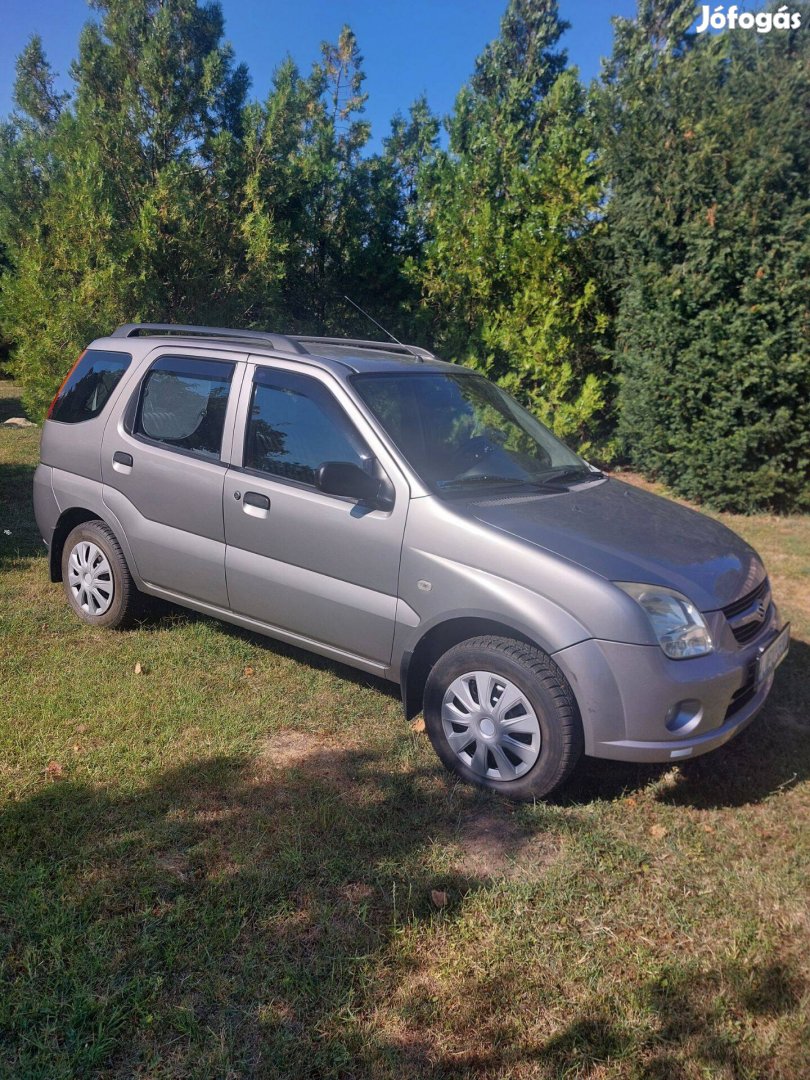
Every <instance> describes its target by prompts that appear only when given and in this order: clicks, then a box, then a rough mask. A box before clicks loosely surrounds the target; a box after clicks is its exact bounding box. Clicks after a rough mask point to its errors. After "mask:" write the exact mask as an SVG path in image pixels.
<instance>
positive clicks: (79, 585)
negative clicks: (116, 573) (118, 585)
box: [68, 540, 114, 615]
mask: <svg viewBox="0 0 810 1080" xmlns="http://www.w3.org/2000/svg"><path fill="white" fill-rule="evenodd" d="M68 587H69V588H70V591H71V593H72V594H73V597H74V599H75V601H76V603H77V604H78V605H79V607H80V608H81V609H82V611H86V612H87V614H88V615H103V614H104V612H105V611H107V609H108V608H109V606H110V604H111V603H112V601H113V591H114V585H113V576H112V569H111V568H110V564H109V562H108V561H107V556H106V555H105V554H104V552H103V551H102V550H101V548H100V547H98V546H97V545H96V544H93V543H91V542H90V541H89V540H80V541H79V543H78V544H76V546H75V547H74V548H73V550H72V551H71V553H70V556H69V558H68Z"/></svg>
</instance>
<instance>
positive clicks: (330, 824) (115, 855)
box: [0, 745, 482, 1078]
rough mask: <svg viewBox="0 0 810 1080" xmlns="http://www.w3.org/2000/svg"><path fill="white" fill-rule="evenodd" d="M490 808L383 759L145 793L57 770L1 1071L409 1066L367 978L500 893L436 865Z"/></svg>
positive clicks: (41, 795)
mask: <svg viewBox="0 0 810 1080" xmlns="http://www.w3.org/2000/svg"><path fill="white" fill-rule="evenodd" d="M276 762H278V764H279V767H275V764H274V763H276ZM481 800H482V796H480V795H478V794H476V793H475V792H472V791H464V792H461V793H460V794H458V793H457V794H454V795H453V796H452V803H453V805H452V807H451V806H450V801H449V797H448V789H447V787H446V786H445V785H444V784H443V783H441V782H437V781H436V776H435V773H432V772H431V773H425V774H422V773H420V772H418V771H410V772H401V771H397V770H396V768H393V769H392V767H391V765H390V763H386V762H385V761H383V760H380V758H379V757H378V756H376V755H375V754H373V753H371V752H364V751H359V750H352V751H348V750H342V749H337V748H336V749H334V750H331V749H330V750H324V749H323V748H319V749H318V750H317V751H316V752H312V753H309V754H307V755H306V756H305V757H303V758H301V759H300V760H292V761H290V760H285V753H284V746H283V745H276V746H275V747H274V752H273V753H272V754H270V753H268V754H267V755H266V757H265V756H261V755H260V756H259V757H257V758H255V759H239V758H235V757H222V758H217V759H209V760H204V761H200V762H195V763H193V764H190V765H188V766H184V767H181V768H176V769H172V770H169V771H167V772H165V773H163V774H162V775H160V776H158V777H157V779H155V780H154V781H153V782H151V783H150V784H148V785H146V786H145V787H144V788H143V789H142V790H136V791H132V792H129V793H120V792H117V791H115V790H104V789H102V788H95V787H91V786H89V785H85V784H82V783H76V782H72V781H70V780H67V779H57V780H55V781H54V782H53V783H50V784H49V785H48V786H46V787H44V788H43V789H41V790H40V791H38V792H37V793H36V794H34V795H32V796H30V797H29V798H27V799H24V800H23V801H20V802H18V803H14V804H7V805H6V806H5V808H4V809H3V811H2V813H1V814H0V852H2V854H1V855H0V875H1V876H0V896H2V897H3V900H2V905H1V907H2V919H0V939H4V941H3V945H4V947H3V949H2V954H3V957H4V960H3V964H4V968H5V974H4V980H3V981H4V982H5V985H6V988H7V991H6V992H4V993H3V994H2V995H0V1072H2V1071H3V1069H4V1068H5V1069H7V1070H8V1073H7V1075H17V1076H43V1077H45V1076H47V1077H49V1078H51V1077H60V1076H71V1077H72V1076H90V1075H97V1074H98V1073H99V1072H101V1071H103V1072H104V1074H105V1075H107V1074H108V1071H109V1072H110V1073H111V1074H113V1075H121V1076H133V1075H136V1074H137V1075H145V1074H147V1073H149V1074H150V1075H152V1074H153V1073H152V1072H151V1070H153V1069H157V1071H158V1072H159V1073H160V1075H168V1074H170V1075H182V1076H192V1075H200V1076H225V1075H256V1074H260V1075H268V1076H272V1075H283V1076H301V1077H304V1076H327V1075H355V1072H354V1068H355V1066H354V1065H353V1064H352V1063H355V1062H356V1063H358V1068H359V1071H360V1072H361V1073H363V1074H364V1075H372V1074H373V1073H374V1072H375V1069H376V1067H377V1066H379V1067H380V1068H382V1067H383V1066H384V1065H385V1063H386V1062H388V1063H390V1064H391V1065H392V1068H393V1066H394V1065H395V1063H396V1062H397V1061H398V1060H400V1057H401V1054H400V1049H399V1048H398V1047H397V1045H396V1044H395V1043H393V1042H391V1043H390V1044H389V1043H387V1042H386V1040H385V1039H384V1038H382V1040H381V1041H380V1040H377V1039H372V1040H371V1041H370V1043H368V1045H366V1044H367V1042H368V1032H366V1033H365V1038H364V1033H363V1024H362V1023H361V1022H360V1021H359V1020H358V1019H357V1015H356V1014H357V1010H358V1009H360V1010H363V1009H365V1010H367V1014H366V1016H367V1019H368V1016H370V1015H371V1013H373V1005H374V1003H373V1002H370V1001H368V1000H366V998H365V992H366V991H365V986H366V981H367V978H368V974H369V972H370V971H373V970H374V969H375V968H376V967H377V966H379V965H380V964H383V965H384V963H385V959H384V958H385V956H386V955H388V954H389V953H390V952H391V950H393V951H394V952H395V951H396V942H397V940H398V939H399V937H400V936H401V935H402V934H403V933H406V932H407V929H408V928H409V927H412V926H414V925H416V924H418V923H420V922H423V921H430V920H433V919H440V920H444V919H450V920H452V919H454V918H455V917H456V915H457V910H458V905H459V902H460V898H461V897H462V896H465V895H469V894H470V893H472V892H474V891H475V890H477V889H479V888H480V887H481V884H482V883H481V882H479V881H478V880H476V879H474V878H471V877H469V876H464V875H460V874H457V873H454V872H452V871H451V870H447V869H446V868H445V869H444V870H443V871H441V872H440V873H438V874H437V871H436V870H435V869H434V870H432V869H431V867H430V859H429V852H430V847H431V837H432V836H435V835H436V830H437V829H441V828H442V827H443V825H444V826H446V825H448V823H449V822H450V821H451V819H454V818H455V817H457V815H458V814H459V813H463V812H465V809H468V808H469V807H475V806H476V805H480V804H481ZM434 887H440V888H441V889H442V890H444V891H445V892H446V893H447V895H448V898H449V903H448V906H447V907H445V908H444V909H443V910H441V911H439V910H438V909H437V908H436V906H435V905H434V903H433V902H432V900H431V889H432V888H434ZM369 1047H371V1049H369ZM412 1050H413V1048H411V1049H410V1050H409V1051H408V1054H407V1055H406V1056H408V1061H409V1063H410V1064H409V1067H412V1066H413V1064H414V1062H413V1054H412ZM369 1054H371V1057H372V1058H373V1059H374V1062H376V1065H374V1064H372V1063H371V1062H370V1061H367V1065H366V1066H364V1065H363V1060H364V1059H363V1055H366V1058H368V1055H369ZM384 1071H385V1070H384ZM396 1071H397V1070H396V1068H394V1069H393V1072H394V1074H396Z"/></svg>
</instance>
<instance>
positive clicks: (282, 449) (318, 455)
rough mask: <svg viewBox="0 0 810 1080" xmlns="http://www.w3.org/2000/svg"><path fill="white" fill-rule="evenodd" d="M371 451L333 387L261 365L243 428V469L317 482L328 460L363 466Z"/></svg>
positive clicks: (307, 482)
mask: <svg viewBox="0 0 810 1080" xmlns="http://www.w3.org/2000/svg"><path fill="white" fill-rule="evenodd" d="M367 456H368V450H367V448H366V447H365V445H364V443H363V442H362V440H361V439H360V437H359V435H358V434H357V433H356V431H355V430H354V428H353V427H352V426H351V424H350V422H349V420H348V418H347V417H346V415H345V413H344V412H343V410H342V409H341V407H340V406H339V405H338V403H337V401H335V399H334V398H333V397H332V395H331V394H330V393H329V391H328V390H327V389H326V388H325V387H324V386H323V385H322V384H321V383H319V382H318V381H317V380H315V379H312V378H309V377H307V376H306V375H297V374H295V373H294V372H287V371H270V370H268V369H260V370H259V371H257V372H256V375H255V377H254V382H253V396H252V399H251V403H250V415H249V418H248V424H247V431H246V432H245V459H244V464H245V468H248V469H257V470H258V471H260V472H267V473H272V474H273V475H275V476H279V477H283V478H285V479H287V480H296V481H298V483H299V484H314V483H315V473H316V471H317V469H318V466H319V465H322V464H323V463H324V462H325V461H351V462H353V463H354V464H356V465H359V466H361V467H362V466H363V461H364V458H365V457H367Z"/></svg>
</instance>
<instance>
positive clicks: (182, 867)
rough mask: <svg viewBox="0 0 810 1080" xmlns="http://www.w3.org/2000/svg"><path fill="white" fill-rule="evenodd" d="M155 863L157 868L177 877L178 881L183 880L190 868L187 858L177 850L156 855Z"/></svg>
mask: <svg viewBox="0 0 810 1080" xmlns="http://www.w3.org/2000/svg"><path fill="white" fill-rule="evenodd" d="M155 864H156V865H157V868H158V870H162V871H163V872H164V873H165V874H169V875H171V877H174V878H177V880H178V881H185V880H186V878H187V877H188V876H189V873H190V869H191V868H190V864H189V861H188V858H187V857H186V856H185V855H183V854H182V852H179V851H170V852H166V853H165V854H163V855H158V857H157V859H155Z"/></svg>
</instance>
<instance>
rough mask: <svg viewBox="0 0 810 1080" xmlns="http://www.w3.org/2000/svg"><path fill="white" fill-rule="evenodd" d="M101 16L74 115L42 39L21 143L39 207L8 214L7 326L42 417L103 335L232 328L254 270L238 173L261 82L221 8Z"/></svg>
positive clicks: (89, 39)
mask: <svg viewBox="0 0 810 1080" xmlns="http://www.w3.org/2000/svg"><path fill="white" fill-rule="evenodd" d="M94 6H95V7H96V8H97V10H98V11H99V12H100V15H101V18H100V22H99V23H98V24H94V23H91V24H88V25H87V26H86V27H85V30H84V31H83V33H82V38H81V42H80V49H79V58H78V61H77V62H76V64H75V65H74V68H73V78H74V80H75V82H76V94H75V103H74V105H73V108H71V109H65V108H64V102H63V101H62V100H61V99H60V98H59V96H58V95H55V94H54V93H53V88H52V82H51V80H50V77H49V74H48V69H47V66H46V64H45V61H44V57H42V56H41V47H40V46H39V43H38V42H36V41H34V42H32V43H31V45H30V46H29V48H28V50H26V53H24V54H23V57H22V58H21V61H20V65H19V74H18V81H17V88H16V100H17V103H18V105H19V107H20V109H21V110H22V112H21V114H20V115H18V116H17V117H16V118H14V119H13V120H12V125H11V135H10V137H7V140H6V141H7V143H8V142H10V143H11V144H12V145H13V146H14V147H16V148H17V150H18V151H19V149H20V148H21V147H25V148H27V150H28V152H29V156H28V159H27V161H26V162H25V168H24V169H23V170H22V172H23V174H25V175H26V176H27V182H28V184H29V185H31V186H34V187H36V188H37V191H38V201H36V203H34V202H31V203H30V204H29V205H31V207H32V209H31V214H30V218H29V220H28V221H27V222H25V221H21V220H15V218H14V216H13V215H14V214H15V211H14V210H13V209H12V210H11V211H9V210H8V209H6V210H5V211H4V213H3V225H2V229H3V237H4V243H5V244H6V255H7V259H8V261H9V263H10V269H9V270H8V271H7V272H6V273H4V275H3V278H2V293H1V294H0V318H2V323H3V327H4V332H5V334H6V336H7V337H8V338H9V339H11V340H12V341H13V342H15V343H16V348H15V350H14V351H13V352H12V357H11V363H10V366H11V370H12V373H13V374H15V375H16V376H17V377H18V378H19V379H20V380H21V381H22V382H23V384H24V386H25V388H26V393H27V398H28V401H29V404H31V405H32V406H34V407H38V408H42V406H43V405H44V404H45V403H46V402H47V400H48V398H49V397H50V396H51V395H52V393H53V391H54V390H55V388H56V386H57V385H58V382H59V379H60V377H61V375H62V374H63V373H64V369H65V367H66V365H67V364H69V362H70V359H71V358H72V357H73V356H75V354H76V353H77V352H78V351H79V350H80V349H81V348H82V347H83V345H84V344H86V342H87V341H88V340H90V339H91V338H93V337H95V336H97V335H98V334H99V333H102V332H104V331H108V330H109V329H111V328H112V326H113V325H115V323H116V322H121V321H127V320H129V319H137V318H146V319H164V318H166V319H175V320H177V321H202V316H205V317H207V318H208V319H210V318H211V317H212V316H213V317H216V316H218V315H221V317H222V318H223V319H228V318H229V317H231V316H232V315H233V313H234V312H235V311H237V310H238V307H239V301H240V297H239V286H240V283H241V280H242V278H243V277H244V275H245V252H244V246H243V245H242V244H241V242H237V243H236V244H234V238H235V237H236V239H237V241H238V239H239V234H238V232H237V231H236V230H235V228H234V227H233V218H234V216H235V215H236V213H237V211H238V200H239V195H240V192H239V189H238V187H234V183H233V180H234V167H233V162H234V158H235V157H238V153H237V151H238V146H239V142H240V139H241V117H242V106H243V99H244V95H245V91H246V88H247V74H246V71H245V70H244V68H242V67H234V65H233V62H232V57H231V52H230V49H229V47H227V46H224V45H222V43H221V38H222V31H223V24H222V14H221V11H220V9H219V7H218V5H216V4H211V5H206V6H205V7H200V6H198V5H197V3H196V2H195V0H162V2H158V0H150V2H148V3H141V2H136V0H97V2H96V3H95V5H94ZM37 50H39V53H38V52H37ZM32 131H33V133H34V134H33V135H32V134H31V132H32ZM15 161H16V162H17V163H18V162H19V152H18V153H17V154H16V155H15V154H8V153H6V154H4V155H3V159H2V163H0V187H2V189H4V190H5V189H7V188H8V185H10V184H12V185H13V184H14V183H18V182H19V181H18V180H16V181H15V176H19V175H20V169H19V167H18V165H17V166H15ZM54 163H55V164H54ZM5 202H6V200H5V199H4V203H5ZM13 205H14V201H12V206H13ZM17 205H20V204H19V203H18V204H17ZM23 205H25V203H23ZM18 216H19V215H18ZM23 225H25V226H26V227H23Z"/></svg>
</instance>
